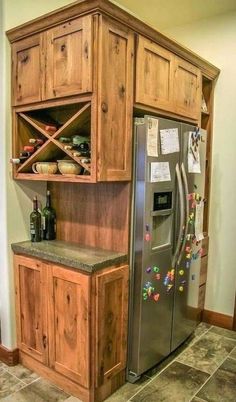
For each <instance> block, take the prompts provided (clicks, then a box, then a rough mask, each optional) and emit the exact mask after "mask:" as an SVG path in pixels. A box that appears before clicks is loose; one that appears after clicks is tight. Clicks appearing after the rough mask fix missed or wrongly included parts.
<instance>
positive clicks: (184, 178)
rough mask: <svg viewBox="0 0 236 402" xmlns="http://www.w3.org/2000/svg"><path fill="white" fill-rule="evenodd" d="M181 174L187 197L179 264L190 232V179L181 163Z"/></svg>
mask: <svg viewBox="0 0 236 402" xmlns="http://www.w3.org/2000/svg"><path fill="white" fill-rule="evenodd" d="M181 174H182V177H183V182H184V198H185V227H184V237H183V242H182V247H181V250H180V253H179V258H178V261H177V264H178V265H179V263H180V261H181V258H182V255H183V252H184V248H185V245H186V240H187V233H188V219H189V200H188V192H189V189H188V180H187V175H186V171H185V167H184V164H183V163H182V164H181Z"/></svg>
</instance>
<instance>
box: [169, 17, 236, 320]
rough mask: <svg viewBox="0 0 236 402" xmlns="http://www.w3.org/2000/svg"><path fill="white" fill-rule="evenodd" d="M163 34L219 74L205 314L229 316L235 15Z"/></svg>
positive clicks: (234, 219) (235, 277)
mask: <svg viewBox="0 0 236 402" xmlns="http://www.w3.org/2000/svg"><path fill="white" fill-rule="evenodd" d="M165 33H166V34H167V35H169V36H171V37H173V38H174V39H176V40H177V41H178V42H180V43H182V44H183V45H185V46H187V47H188V48H190V49H191V50H193V51H195V52H196V53H198V54H199V55H200V56H202V57H204V58H205V59H207V60H208V61H210V62H212V63H213V64H215V65H216V66H217V67H219V68H220V69H221V73H220V76H219V79H218V82H217V85H216V92H215V110H214V140H213V150H212V152H213V163H212V188H211V199H210V203H211V209H210V228H209V234H210V249H209V268H208V279H207V292H206V302H205V309H207V310H212V311H216V312H220V313H223V314H228V315H231V316H232V315H233V310H234V298H235V287H236V257H235V249H236V216H235V210H236V73H235V71H236V13H231V14H225V15H222V16H220V17H215V18H212V19H207V20H202V21H199V22H198V23H194V24H189V25H185V26H179V27H175V28H172V29H169V30H168V31H166V32H165Z"/></svg>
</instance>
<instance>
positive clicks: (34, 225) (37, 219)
mask: <svg viewBox="0 0 236 402" xmlns="http://www.w3.org/2000/svg"><path fill="white" fill-rule="evenodd" d="M30 237H31V241H32V242H38V241H41V240H42V239H41V214H40V212H39V210H38V200H37V197H34V199H33V211H32V212H31V214H30Z"/></svg>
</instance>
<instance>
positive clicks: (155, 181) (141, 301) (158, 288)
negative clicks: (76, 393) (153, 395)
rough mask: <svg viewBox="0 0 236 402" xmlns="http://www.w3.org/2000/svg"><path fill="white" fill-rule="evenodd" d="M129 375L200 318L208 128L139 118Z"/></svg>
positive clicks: (180, 339)
mask: <svg viewBox="0 0 236 402" xmlns="http://www.w3.org/2000/svg"><path fill="white" fill-rule="evenodd" d="M134 137H135V144H134V167H133V199H132V210H133V213H132V222H131V228H132V233H131V261H130V266H131V281H130V283H131V286H130V306H129V337H128V350H129V351H128V369H127V379H128V381H130V382H135V381H136V380H137V379H138V378H139V377H140V375H141V374H142V373H144V372H145V371H147V370H148V369H150V368H151V367H153V366H155V365H156V364H157V363H158V362H160V361H161V360H162V359H164V358H165V357H166V356H168V355H169V354H170V353H171V352H172V351H173V350H174V349H176V348H177V347H178V346H179V345H180V344H181V343H183V342H184V341H185V340H186V338H187V337H188V336H189V335H190V334H191V333H192V332H193V331H194V329H195V327H196V324H197V322H198V317H199V310H198V288H199V276H200V260H201V258H200V257H201V240H200V239H201V238H202V234H201V231H202V217H203V204H204V187H205V183H204V177H205V155H206V132H205V131H203V130H199V129H198V128H197V127H194V126H191V125H189V124H183V123H180V122H178V121H173V120H167V119H163V118H155V117H152V116H144V118H136V119H135V122H134Z"/></svg>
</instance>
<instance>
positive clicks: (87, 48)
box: [46, 16, 92, 99]
mask: <svg viewBox="0 0 236 402" xmlns="http://www.w3.org/2000/svg"><path fill="white" fill-rule="evenodd" d="M84 92H92V17H91V16H87V17H82V18H78V19H76V20H73V21H69V22H67V23H64V24H62V25H59V26H57V27H56V28H52V29H50V30H48V31H47V54H46V98H47V99H50V98H57V97H62V96H69V95H77V94H80V93H84Z"/></svg>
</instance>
